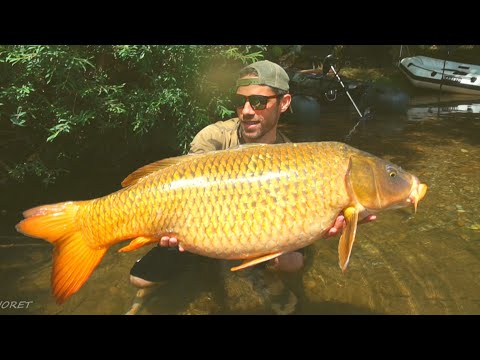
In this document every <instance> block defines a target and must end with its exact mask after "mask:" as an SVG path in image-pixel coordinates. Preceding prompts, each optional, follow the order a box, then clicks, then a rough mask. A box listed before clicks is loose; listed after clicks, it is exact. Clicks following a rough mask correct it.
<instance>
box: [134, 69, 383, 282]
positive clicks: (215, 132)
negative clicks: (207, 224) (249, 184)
mask: <svg viewBox="0 0 480 360" xmlns="http://www.w3.org/2000/svg"><path fill="white" fill-rule="evenodd" d="M236 86H237V91H236V94H235V96H234V98H233V103H234V106H235V107H236V111H237V116H238V117H237V118H233V119H230V120H226V121H219V122H217V123H215V124H211V125H209V126H207V127H205V128H204V129H203V130H201V131H200V132H199V133H198V134H197V135H196V136H195V138H194V139H193V141H192V143H191V148H190V153H191V154H201V153H205V152H208V151H213V150H225V149H228V148H231V147H233V146H237V145H240V144H248V143H266V144H278V143H285V142H290V141H289V140H288V139H287V137H286V136H285V135H283V134H282V133H281V132H280V131H278V129H277V127H278V121H279V118H280V115H281V114H282V113H284V112H285V111H287V109H288V108H289V106H290V102H291V99H292V97H291V95H290V94H289V92H288V91H289V77H288V75H287V73H286V72H285V70H284V69H283V68H282V67H281V66H279V65H277V64H275V63H273V62H270V61H267V60H263V61H258V62H256V63H253V64H251V65H249V66H247V67H245V68H243V69H242V70H241V71H240V74H239V77H238V80H237V83H236ZM373 219H374V217H370V220H373ZM343 220H344V218H343V216H339V217H338V218H337V220H336V221H335V224H333V226H332V228H331V229H330V231H329V235H331V236H333V235H335V234H337V233H338V232H339V231H340V230H341V229H342V228H343V225H344V224H343ZM159 245H160V246H159V247H155V248H153V249H152V250H151V251H150V252H149V253H147V254H146V255H145V256H144V257H143V258H142V259H140V260H138V261H137V263H136V264H135V265H134V266H133V268H132V269H131V271H130V282H131V283H132V284H133V285H134V286H136V287H139V288H147V287H151V286H153V285H155V284H156V283H157V282H159V281H160V280H161V279H163V278H165V275H166V274H165V273H164V274H158V271H159V270H158V267H159V266H161V263H162V262H161V261H159V257H160V256H162V254H165V253H166V251H165V249H162V247H167V246H169V247H176V246H178V247H179V251H180V252H183V248H182V247H181V246H179V245H178V241H177V239H175V238H169V237H163V238H162V239H161V240H160V244H159ZM182 256H185V255H182ZM271 262H273V263H271V264H270V268H272V269H275V270H279V271H285V272H296V271H298V270H300V269H301V268H302V267H303V265H304V256H303V253H302V251H295V252H291V253H287V254H283V255H282V256H279V257H278V258H275V259H273V260H271ZM172 271H174V270H172ZM162 276H163V278H162Z"/></svg>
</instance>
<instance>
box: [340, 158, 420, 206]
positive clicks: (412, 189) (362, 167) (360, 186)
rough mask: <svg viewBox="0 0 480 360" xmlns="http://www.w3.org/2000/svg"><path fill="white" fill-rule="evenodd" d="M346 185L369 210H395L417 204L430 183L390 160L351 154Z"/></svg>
mask: <svg viewBox="0 0 480 360" xmlns="http://www.w3.org/2000/svg"><path fill="white" fill-rule="evenodd" d="M347 185H348V187H349V190H350V191H351V193H352V194H353V196H354V198H355V199H356V200H357V201H358V202H359V203H360V204H361V205H362V206H363V207H364V208H366V209H368V210H369V211H372V212H375V211H379V210H384V209H394V208H400V207H405V206H408V205H410V204H413V205H414V208H415V211H416V210H417V204H418V202H419V201H420V200H422V199H423V197H424V196H425V194H426V192H427V185H426V184H423V183H421V182H420V181H419V179H418V178H417V177H416V176H415V175H413V174H411V173H409V172H407V171H405V170H403V169H402V168H401V167H400V166H398V165H395V164H392V163H391V162H389V161H386V160H383V159H380V158H378V157H376V156H373V155H371V156H369V155H352V156H351V157H350V161H349V168H348V172H347Z"/></svg>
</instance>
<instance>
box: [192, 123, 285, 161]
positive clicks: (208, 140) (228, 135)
mask: <svg viewBox="0 0 480 360" xmlns="http://www.w3.org/2000/svg"><path fill="white" fill-rule="evenodd" d="M287 142H291V141H290V140H289V139H288V138H287V137H286V136H285V135H284V134H282V133H281V132H280V131H279V130H277V139H276V140H275V144H281V143H287ZM244 143H245V141H244V140H243V139H242V137H241V134H240V119H239V118H233V119H230V120H225V121H217V122H216V123H214V124H211V125H208V126H206V127H205V128H203V129H202V130H200V131H199V133H198V134H197V135H195V137H194V138H193V140H192V143H191V144H190V154H203V153H206V152H208V151H214V150H225V149H229V148H231V147H233V146H237V145H240V144H244Z"/></svg>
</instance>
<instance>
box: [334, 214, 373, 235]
mask: <svg viewBox="0 0 480 360" xmlns="http://www.w3.org/2000/svg"><path fill="white" fill-rule="evenodd" d="M376 218H377V216H376V215H373V214H371V215H368V216H366V217H364V218H363V219H362V220H360V221H359V222H358V223H359V224H365V223H368V222H370V221H373V220H375V219H376ZM344 228H345V217H344V216H343V215H338V217H337V218H336V219H335V223H334V224H333V226H332V227H331V228H330V230H328V233H327V237H330V236H335V235H337V234H340V233H341V232H342V230H343V229H344Z"/></svg>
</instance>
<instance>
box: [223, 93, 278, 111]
mask: <svg viewBox="0 0 480 360" xmlns="http://www.w3.org/2000/svg"><path fill="white" fill-rule="evenodd" d="M281 96H282V95H271V96H264V95H250V96H245V95H240V94H235V95H233V97H232V103H233V106H235V107H236V108H243V107H244V106H245V103H246V102H247V101H248V102H249V103H250V106H251V107H252V108H253V110H264V109H265V108H266V107H267V103H268V100H269V99H273V98H279V97H281Z"/></svg>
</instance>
